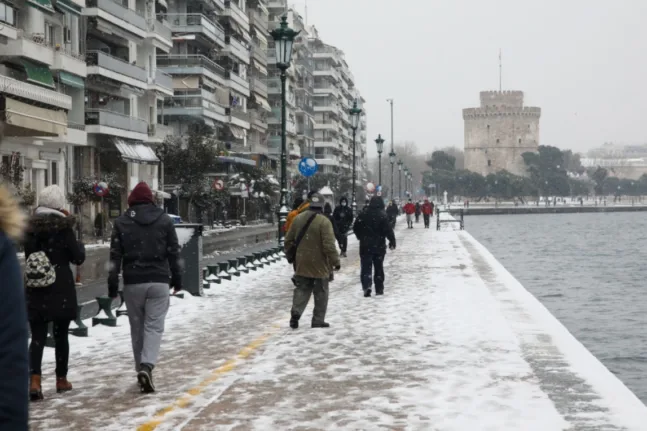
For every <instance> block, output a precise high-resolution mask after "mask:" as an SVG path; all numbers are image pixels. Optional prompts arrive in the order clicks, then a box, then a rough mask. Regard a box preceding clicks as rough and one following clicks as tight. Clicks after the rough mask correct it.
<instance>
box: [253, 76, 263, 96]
mask: <svg viewBox="0 0 647 431" xmlns="http://www.w3.org/2000/svg"><path fill="white" fill-rule="evenodd" d="M249 86H250V88H252V89H253V90H255V91H258V92H259V93H261V94H263V95H265V96H267V84H266V83H264V82H263V81H261V80H260V79H258V78H250V79H249Z"/></svg>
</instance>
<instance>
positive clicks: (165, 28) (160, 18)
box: [148, 15, 172, 40]
mask: <svg viewBox="0 0 647 431" xmlns="http://www.w3.org/2000/svg"><path fill="white" fill-rule="evenodd" d="M164 20H165V17H164V15H157V19H149V22H148V31H151V32H153V33H156V34H159V35H160V36H161V37H162V38H164V39H167V40H171V36H172V35H171V28H170V27H169V24H168V23H167V22H165V21H164Z"/></svg>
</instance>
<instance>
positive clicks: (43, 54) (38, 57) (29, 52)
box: [2, 30, 54, 67]
mask: <svg viewBox="0 0 647 431" xmlns="http://www.w3.org/2000/svg"><path fill="white" fill-rule="evenodd" d="M2 55H3V56H6V57H25V58H28V59H30V60H35V61H38V62H39V63H42V64H46V65H47V66H50V67H51V66H53V65H54V47H53V46H52V45H51V44H50V42H48V41H46V40H45V35H44V34H43V33H27V32H25V31H24V30H18V37H17V39H9V40H7V45H5V46H3V48H2Z"/></svg>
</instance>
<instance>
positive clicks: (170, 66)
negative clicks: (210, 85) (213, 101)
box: [157, 54, 228, 85]
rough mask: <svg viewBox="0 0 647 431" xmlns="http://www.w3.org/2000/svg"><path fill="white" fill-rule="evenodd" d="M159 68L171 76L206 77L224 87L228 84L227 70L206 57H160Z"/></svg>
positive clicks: (178, 55) (180, 55) (177, 55)
mask: <svg viewBox="0 0 647 431" xmlns="http://www.w3.org/2000/svg"><path fill="white" fill-rule="evenodd" d="M157 67H158V68H159V69H163V70H164V72H166V73H169V74H171V75H175V74H177V75H205V76H207V77H208V78H210V79H212V80H214V81H216V82H218V83H220V84H222V85H227V83H228V82H227V81H226V78H225V69H224V68H223V67H222V66H220V65H218V64H216V63H215V62H214V61H213V60H210V59H209V58H208V57H205V56H204V55H183V54H170V55H158V56H157Z"/></svg>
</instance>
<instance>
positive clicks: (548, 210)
mask: <svg viewBox="0 0 647 431" xmlns="http://www.w3.org/2000/svg"><path fill="white" fill-rule="evenodd" d="M461 209H462V210H463V214H464V215H465V216H475V215H518V214H573V213H616V212H645V211H647V205H644V206H612V207H604V206H599V207H595V206H583V207H578V206H572V207H543V206H539V207H531V206H524V207H499V208H494V207H489V208H465V209H463V208H451V209H450V210H449V212H450V213H451V214H452V215H459V214H460V212H461Z"/></svg>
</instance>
